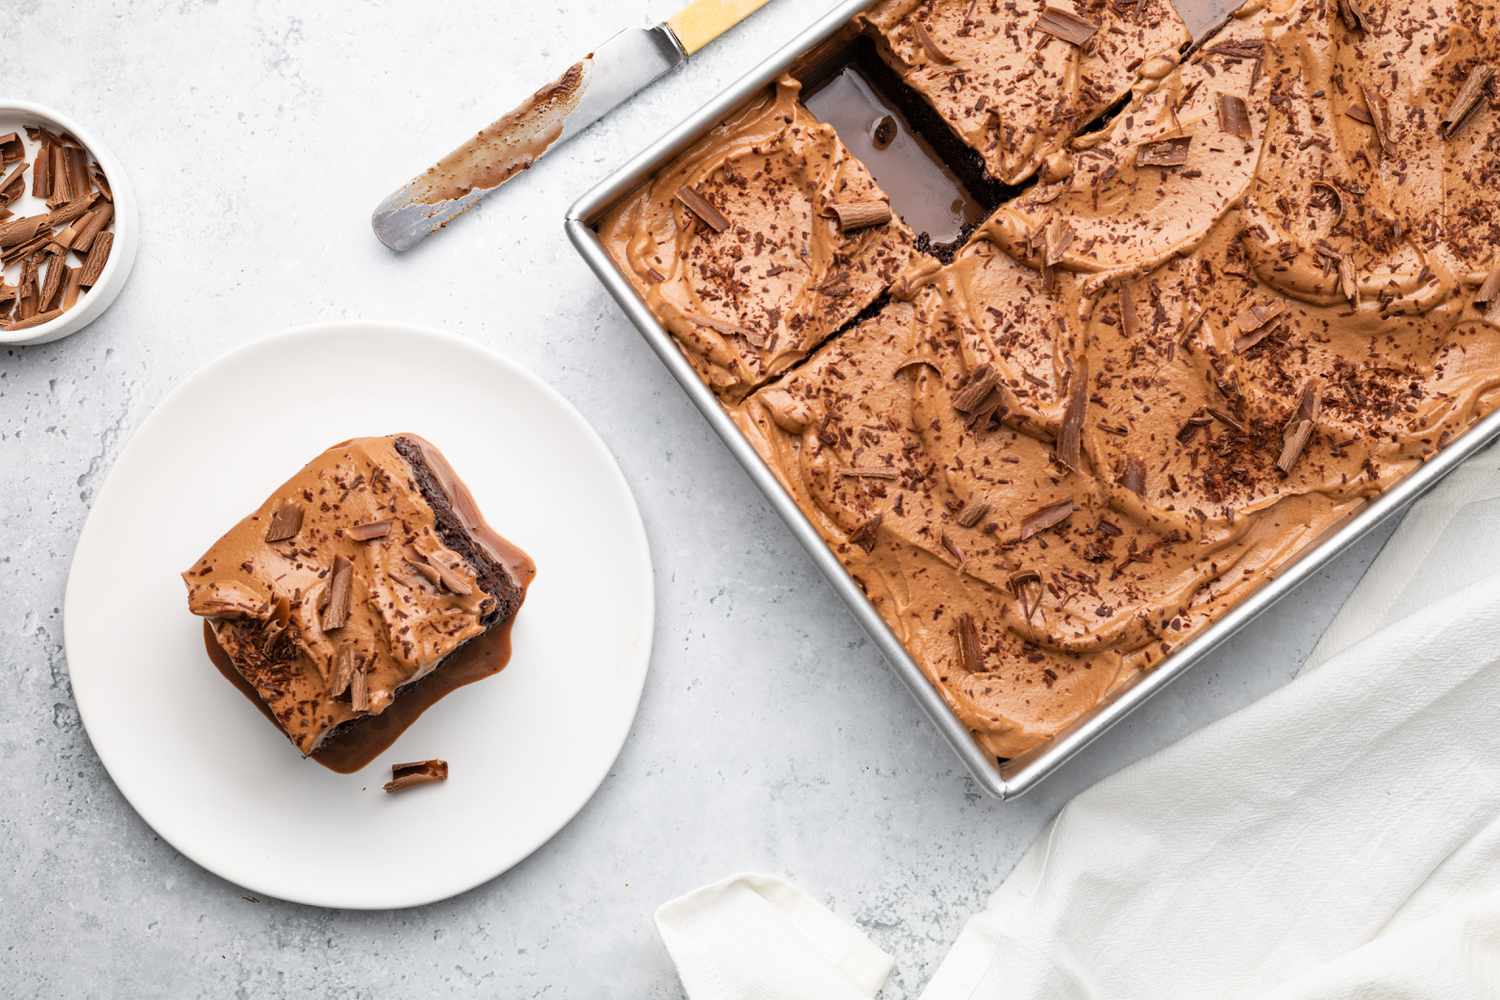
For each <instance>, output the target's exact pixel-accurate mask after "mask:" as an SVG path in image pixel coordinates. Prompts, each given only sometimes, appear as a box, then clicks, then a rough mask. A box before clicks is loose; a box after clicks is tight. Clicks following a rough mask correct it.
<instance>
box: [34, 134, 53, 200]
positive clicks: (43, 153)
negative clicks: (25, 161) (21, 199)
mask: <svg viewBox="0 0 1500 1000" xmlns="http://www.w3.org/2000/svg"><path fill="white" fill-rule="evenodd" d="M31 193H32V195H33V196H35V197H37V198H41V199H42V200H43V201H45V200H47V199H48V198H50V197H51V196H52V144H51V143H49V142H47V141H45V140H43V142H42V148H41V149H40V150H39V151H38V152H37V154H36V160H35V162H34V163H33V165H32V168H31Z"/></svg>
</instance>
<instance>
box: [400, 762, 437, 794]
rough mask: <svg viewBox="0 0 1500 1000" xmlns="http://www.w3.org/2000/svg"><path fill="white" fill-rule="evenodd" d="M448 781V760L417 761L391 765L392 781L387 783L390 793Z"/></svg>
mask: <svg viewBox="0 0 1500 1000" xmlns="http://www.w3.org/2000/svg"><path fill="white" fill-rule="evenodd" d="M447 780H448V762H447V761H446V760H417V761H412V762H410V763H407V764H392V765H391V780H390V781H387V782H386V783H385V790H386V791H387V792H390V793H393V794H394V793H395V792H401V791H405V790H406V789H408V788H415V787H416V786H417V785H430V784H433V783H434V782H438V781H447Z"/></svg>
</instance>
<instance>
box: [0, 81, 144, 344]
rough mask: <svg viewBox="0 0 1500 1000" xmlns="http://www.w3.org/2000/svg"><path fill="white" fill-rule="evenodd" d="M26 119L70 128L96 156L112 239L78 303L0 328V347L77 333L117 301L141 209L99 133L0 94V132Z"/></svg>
mask: <svg viewBox="0 0 1500 1000" xmlns="http://www.w3.org/2000/svg"><path fill="white" fill-rule="evenodd" d="M26 125H43V126H46V127H47V128H50V129H52V130H53V131H56V132H68V133H71V134H72V135H73V137H74V138H76V139H77V140H78V141H79V142H81V143H83V145H84V146H85V147H86V148H87V149H88V151H89V154H90V155H91V156H93V158H94V160H95V161H97V162H98V164H99V168H100V169H101V170H103V171H104V176H105V178H106V179H107V180H108V181H109V190H110V194H111V195H112V196H113V198H114V205H115V215H114V233H115V240H114V243H113V244H111V245H110V248H109V260H108V261H107V262H106V263H105V265H104V271H103V273H101V274H100V275H99V280H98V282H96V283H95V284H94V287H93V288H91V289H89V290H88V291H87V292H85V293H84V294H83V296H82V297H81V298H80V299H79V300H78V304H77V305H75V306H74V307H73V308H72V309H69V310H68V311H67V312H65V313H63V314H62V315H61V316H59V317H57V318H56V319H53V320H49V321H47V322H46V323H43V324H41V325H40V326H33V327H31V328H29V329H26V330H13V331H12V330H0V347H8V346H12V345H20V344H45V343H47V342H49V341H53V340H60V339H62V338H63V337H66V336H68V335H69V334H72V333H77V332H78V331H79V330H82V329H83V328H84V327H86V326H88V325H89V324H90V323H92V322H93V321H94V320H96V319H98V318H99V317H100V316H102V315H103V314H104V310H106V309H108V308H109V307H110V304H111V303H113V302H114V301H115V297H116V296H117V295H119V294H120V289H122V288H124V287H125V280H126V279H127V278H129V277H130V269H131V268H132V267H133V266H134V265H135V252H136V248H137V247H138V246H139V245H140V241H141V235H140V234H141V223H140V215H139V211H138V209H137V207H136V201H135V192H134V191H132V190H131V187H130V179H129V178H127V177H126V176H125V168H124V167H123V166H122V165H121V164H120V161H119V160H117V159H115V154H114V153H111V152H110V151H109V147H108V146H105V145H104V143H103V142H101V141H100V139H99V136H98V135H97V134H96V133H94V132H93V131H91V130H90V129H86V128H83V127H82V126H80V125H79V124H78V123H77V122H75V121H73V120H72V119H71V118H68V117H67V116H65V115H62V114H59V113H58V112H56V111H53V110H52V109H51V108H47V107H43V106H42V105H40V104H33V103H32V102H30V101H19V100H11V99H9V98H3V97H0V134H4V133H6V132H10V131H11V130H12V129H20V128H22V127H23V126H26ZM0 173H3V171H0ZM28 177H29V174H28ZM27 187H28V189H29V188H30V181H29V180H28V181H27Z"/></svg>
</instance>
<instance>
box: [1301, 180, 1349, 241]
mask: <svg viewBox="0 0 1500 1000" xmlns="http://www.w3.org/2000/svg"><path fill="white" fill-rule="evenodd" d="M1308 188H1309V190H1312V191H1317V190H1319V189H1322V190H1324V191H1327V192H1328V193H1329V194H1330V195H1332V196H1333V204H1334V206H1335V212H1334V216H1333V222H1332V223H1330V224H1329V226H1328V228H1329V229H1330V230H1334V229H1337V228H1338V225H1339V223H1340V222H1343V221H1344V193H1343V192H1342V191H1340V190H1339V189H1338V188H1337V187H1335V186H1334V185H1332V184H1330V183H1328V182H1327V181H1325V180H1323V179H1321V178H1318V179H1316V180H1314V181H1313V182H1312V183H1311V184H1310V185H1308Z"/></svg>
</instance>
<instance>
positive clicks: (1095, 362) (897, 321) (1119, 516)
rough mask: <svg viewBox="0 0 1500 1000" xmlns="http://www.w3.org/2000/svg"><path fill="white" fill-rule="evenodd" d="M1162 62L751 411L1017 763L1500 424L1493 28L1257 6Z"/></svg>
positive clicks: (939, 18) (1437, 2)
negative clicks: (945, 257) (945, 256)
mask: <svg viewBox="0 0 1500 1000" xmlns="http://www.w3.org/2000/svg"><path fill="white" fill-rule="evenodd" d="M952 6H953V7H954V9H970V8H972V9H990V10H994V9H996V8H995V5H992V4H989V3H987V2H986V0H979V3H977V4H966V3H956V4H954V5H952ZM1115 6H1117V7H1118V6H1120V5H1115ZM1003 9H1004V10H1007V11H1010V13H1011V14H1012V18H1011V20H1012V22H1014V20H1015V18H1014V16H1013V15H1014V14H1015V12H1016V11H1017V10H1019V8H1015V7H1014V6H1013V5H1006V6H1005V7H1004V8H1003ZM1070 10H1072V11H1073V12H1074V13H1075V14H1076V16H1079V17H1085V16H1086V15H1085V13H1084V9H1083V8H1076V9H1075V8H1070ZM893 11H894V12H900V13H901V17H905V18H910V17H918V19H919V23H922V24H924V25H926V28H925V29H924V30H925V34H926V36H927V37H928V38H929V39H930V40H931V42H932V43H933V44H932V45H930V46H928V45H926V43H924V42H923V40H922V37H921V36H920V35H918V36H917V37H916V38H915V41H914V42H912V41H910V40H909V42H908V48H910V45H912V44H915V45H917V46H918V47H926V48H929V49H936V50H939V51H941V52H942V53H944V54H947V55H951V56H955V57H956V56H959V55H964V54H965V53H967V52H968V50H967V49H965V48H963V47H961V46H959V45H957V44H953V43H951V42H950V44H949V47H947V48H945V47H944V37H945V36H944V35H943V31H944V30H949V31H950V33H953V34H956V31H957V30H958V29H956V28H953V27H952V25H951V24H949V25H948V28H947V29H942V25H943V24H944V23H947V21H946V20H945V19H948V20H951V18H949V14H951V11H948V7H947V6H946V5H944V4H943V3H941V2H937V0H935V2H933V3H930V4H915V5H913V4H889V5H886V6H884V7H881V8H877V10H876V12H875V13H874V14H872V15H871V18H872V23H886V22H877V20H876V19H878V18H880V17H881V16H882V13H884V14H887V15H890V14H892V12H893ZM922 11H929V12H931V13H932V14H933V18H928V19H926V20H922V19H921V18H922V15H921V12H922ZM934 18H936V19H935V20H934ZM1105 20H1106V18H1105V15H1104V14H1102V13H1101V12H1099V11H1095V12H1094V14H1093V21H1094V23H1095V24H1096V31H1095V34H1094V36H1093V37H1095V38H1102V37H1103V33H1104V32H1106V30H1107V26H1106V24H1105ZM887 21H888V22H889V23H890V24H894V25H898V26H899V24H900V23H901V20H900V18H896V20H894V21H890V20H889V18H887ZM940 29H941V30H940ZM887 30H892V31H897V32H898V33H899V31H900V29H899V27H891V28H888V29H887ZM1064 30H1066V29H1064ZM995 37H996V38H997V39H999V38H1001V37H1002V35H996V36H995ZM1004 37H1009V36H1004ZM996 44H997V48H999V49H1001V50H1004V48H1005V46H1004V45H1003V44H1000V43H999V42H997V43H996ZM1048 44H1049V45H1050V44H1051V43H1048ZM1012 48H1014V45H1012ZM1103 51H1107V50H1103ZM928 55H929V57H930V59H931V61H932V62H934V63H935V64H937V65H938V66H949V65H957V61H956V59H955V62H954V63H951V64H950V63H945V62H944V61H943V60H942V59H940V58H938V56H937V54H936V53H934V52H929V53H928ZM968 57H969V56H966V58H968ZM1013 57H1015V53H1014V52H1013V51H1012V52H1011V53H1010V54H1009V55H1008V54H1006V51H1000V52H999V53H998V54H995V55H993V58H995V59H997V60H999V63H998V64H999V65H1002V66H1004V65H1009V63H1007V62H1006V61H1005V60H1007V59H1011V58H1013ZM972 58H975V59H981V58H986V57H985V56H983V55H982V54H980V53H979V52H978V50H977V49H976V50H975V52H974V54H973V55H972ZM1153 58H1154V57H1151V56H1147V57H1145V59H1144V61H1139V60H1137V59H1136V58H1135V57H1131V58H1128V59H1127V58H1125V57H1123V56H1120V55H1118V54H1116V55H1114V56H1110V57H1108V60H1109V61H1110V67H1111V69H1112V70H1122V71H1127V72H1128V73H1130V74H1132V75H1131V77H1130V79H1129V81H1127V83H1125V84H1122V85H1121V86H1122V87H1125V88H1127V89H1129V91H1130V93H1131V97H1130V100H1129V101H1128V103H1127V104H1126V105H1125V106H1124V107H1123V108H1121V109H1120V110H1119V111H1118V112H1117V113H1115V114H1112V115H1110V116H1108V117H1107V118H1105V119H1101V120H1099V121H1097V122H1095V123H1094V124H1093V126H1092V127H1090V128H1087V129H1080V128H1078V126H1079V125H1080V124H1081V122H1080V121H1079V120H1078V119H1077V118H1070V119H1069V121H1070V125H1069V128H1071V129H1072V132H1071V134H1070V135H1063V136H1061V137H1059V138H1058V141H1056V142H1055V143H1052V139H1050V138H1049V139H1046V140H1045V141H1039V144H1038V145H1036V146H1035V147H1034V148H1035V149H1037V150H1041V149H1043V148H1046V146H1047V144H1048V143H1052V146H1051V151H1050V152H1048V153H1047V154H1046V156H1045V157H1043V160H1042V166H1041V168H1040V169H1037V170H1036V171H1035V178H1034V180H1033V181H1032V183H1031V184H1030V185H1029V186H1027V187H1026V188H1025V189H1024V190H1021V191H1019V192H1015V193H1013V195H1012V196H1011V197H1009V198H1008V199H1007V200H1006V201H1005V202H1004V203H1003V204H1001V205H999V206H998V207H997V208H996V210H995V211H994V212H993V213H992V214H991V215H990V216H989V217H988V218H987V219H986V220H985V221H984V222H983V224H982V225H980V226H979V227H978V228H977V229H976V231H975V232H974V233H973V235H972V236H971V237H970V238H969V240H968V242H967V243H966V244H965V245H964V246H963V247H962V248H961V249H960V250H959V251H958V252H957V254H956V255H955V256H954V258H953V259H952V261H951V262H948V263H944V262H941V261H939V260H936V259H932V258H930V257H925V258H924V257H921V256H918V257H915V258H914V259H913V262H912V263H911V265H910V266H908V267H907V268H906V269H905V270H904V271H903V272H902V274H901V275H899V276H898V277H897V278H896V279H895V280H894V281H892V282H891V283H890V285H889V287H888V288H887V293H888V296H889V301H888V303H887V304H885V305H884V306H883V307H882V308H881V309H880V310H879V311H878V312H877V313H876V314H875V315H873V316H870V317H868V318H865V319H863V320H862V321H861V322H858V323H856V324H854V325H853V326H852V327H850V328H848V329H847V330H845V331H843V332H841V333H840V334H839V335H838V336H837V337H835V338H833V339H832V340H830V341H829V342H827V343H826V344H824V345H822V346H821V347H819V348H818V349H817V350H815V351H814V352H813V353H812V354H811V355H810V356H809V357H808V358H807V359H806V360H805V361H803V362H801V363H799V364H797V365H795V366H793V367H792V368H790V370H788V371H786V372H784V373H782V374H781V375H780V376H778V377H776V378H774V379H772V380H770V381H768V382H767V383H766V384H765V385H763V386H761V387H760V388H759V389H757V391H755V392H754V393H753V394H751V395H750V396H749V397H748V398H746V399H744V400H742V401H726V406H727V409H728V411H729V412H730V414H731V416H732V417H733V418H734V419H735V421H736V423H737V424H738V425H739V426H740V427H741V429H742V430H743V431H744V433H745V434H746V436H747V438H748V439H749V440H750V441H751V442H752V443H753V444H754V446H755V447H756V449H757V450H758V451H759V453H760V454H761V455H762V456H763V458H764V459H765V460H766V462H767V463H768V465H769V466H770V467H771V468H772V470H773V471H774V472H775V473H776V475H777V477H778V478H779V479H780V481H781V482H782V483H783V485H784V486H785V487H786V488H787V490H788V491H789V492H790V494H791V495H792V497H793V499H794V500H795V501H796V502H797V504H798V505H799V507H800V508H801V509H802V510H803V511H804V513H806V514H807V516H808V517H809V519H810V520H811V521H812V523H813V524H814V526H815V527H816V528H817V530H818V531H819V532H820V533H821V534H822V535H823V537H824V538H825V540H826V541H827V542H828V544H829V546H830V547H831V548H832V549H833V551H834V552H835V553H836V554H837V556H838V557H839V559H840V560H841V561H842V562H843V563H844V565H845V566H846V567H847V568H848V569H849V571H850V572H851V574H852V575H853V576H854V577H855V578H856V579H857V580H858V581H859V583H860V584H861V586H862V587H863V588H864V590H865V592H866V593H867V594H868V595H869V597H870V598H871V600H872V602H873V603H874V604H875V606H876V607H877V609H878V610H879V611H880V613H881V615H882V616H883V617H884V618H885V620H886V621H887V622H888V623H889V624H890V625H891V627H892V629H893V630H894V631H895V632H896V634H897V636H898V637H899V638H900V639H901V640H902V642H903V643H904V645H905V646H906V648H907V649H908V650H909V651H910V652H911V654H912V656H913V658H914V659H915V660H916V661H917V662H918V663H919V664H920V666H921V667H922V669H923V670H924V671H925V672H926V674H927V676H928V677H929V679H930V680H931V681H932V683H933V684H934V685H935V686H936V687H937V689H938V690H939V691H940V692H941V693H942V695H943V697H944V698H945V700H946V701H947V702H948V704H949V705H950V706H951V707H952V708H953V709H954V711H955V712H956V713H957V714H958V715H959V717H960V718H962V719H963V720H964V721H965V722H966V723H967V724H968V725H969V726H970V727H971V728H972V729H973V731H974V732H975V733H976V734H977V735H978V737H979V738H980V739H981V741H982V742H983V743H984V744H985V745H986V746H987V747H988V748H989V749H990V750H991V751H992V752H994V753H995V754H996V755H998V756H1002V757H1010V756H1015V755H1017V754H1020V753H1024V752H1025V751H1027V750H1029V749H1031V748H1033V747H1035V746H1037V745H1038V744H1039V743H1042V742H1044V741H1045V740H1047V739H1048V738H1050V737H1051V736H1053V735H1055V734H1056V733H1057V732H1058V731H1059V730H1061V729H1062V728H1064V727H1066V726H1067V725H1069V724H1070V723H1072V722H1073V721H1075V720H1076V719H1077V718H1078V717H1079V716H1081V715H1083V714H1085V713H1086V712H1088V711H1089V710H1090V709H1091V708H1092V707H1093V706H1094V705H1096V704H1097V703H1098V702H1099V701H1100V700H1101V699H1103V698H1105V697H1108V696H1109V695H1110V694H1111V693H1112V692H1114V691H1116V690H1118V689H1119V687H1120V686H1121V685H1123V684H1125V683H1127V682H1128V681H1129V680H1130V679H1131V678H1133V677H1135V676H1137V675H1138V674H1139V673H1140V672H1141V671H1143V670H1148V669H1150V668H1151V667H1152V666H1153V665H1154V664H1156V663H1158V662H1159V661H1161V660H1162V659H1163V658H1164V657H1165V656H1167V655H1168V654H1169V653H1171V652H1172V651H1173V650H1175V649H1177V648H1178V647H1179V646H1181V645H1182V644H1183V643H1184V642H1185V641H1186V640H1187V639H1189V638H1191V637H1192V636H1193V635H1195V634H1196V633H1197V632H1199V631H1200V630H1201V629H1202V628H1203V627H1204V626H1206V625H1207V624H1208V623H1210V622H1212V621H1214V620H1216V619H1217V618H1219V617H1221V616H1222V615H1223V614H1224V613H1225V611H1227V610H1228V609H1229V608H1231V607H1232V606H1234V605H1236V604H1237V603H1238V602H1239V601H1241V600H1242V599H1243V598H1244V597H1245V596H1246V595H1248V594H1249V593H1250V592H1252V591H1253V590H1255V589H1256V588H1258V587H1259V586H1260V585H1261V584H1263V583H1264V582H1266V581H1267V580H1268V579H1270V578H1271V577H1273V576H1274V575H1275V574H1276V573H1277V572H1278V571H1279V570H1280V569H1281V568H1282V567H1284V566H1285V565H1286V564H1287V563H1288V562H1289V561H1290V560H1292V559H1294V558H1295V557H1296V556H1297V555H1298V554H1299V553H1301V552H1303V551H1305V550H1306V549H1307V548H1308V547H1309V546H1310V545H1311V544H1313V543H1315V542H1316V541H1318V540H1319V539H1320V538H1321V537H1323V536H1324V535H1325V534H1326V533H1327V532H1328V531H1329V530H1330V529H1332V528H1334V527H1336V526H1337V525H1339V524H1340V523H1342V522H1343V521H1344V520H1346V519H1347V518H1348V517H1349V516H1351V515H1352V514H1353V513H1355V512H1357V511H1358V510H1359V509H1361V508H1362V507H1363V506H1364V505H1365V504H1367V503H1368V502H1369V500H1370V499H1371V498H1373V497H1375V496H1377V495H1378V494H1380V493H1381V492H1383V491H1384V490H1386V489H1388V488H1389V487H1390V486H1392V485H1393V484H1394V483H1396V482H1398V481H1399V480H1400V479H1402V478H1403V477H1404V476H1406V475H1407V474H1408V473H1410V472H1411V471H1412V470H1413V469H1415V468H1416V467H1417V466H1418V465H1419V464H1420V463H1421V462H1423V461H1424V460H1425V459H1427V458H1429V457H1431V456H1432V455H1433V454H1435V453H1436V452H1437V451H1438V450H1439V449H1441V448H1442V447H1443V446H1444V445H1446V444H1447V443H1448V442H1450V441H1451V440H1453V439H1454V438H1455V437H1456V436H1457V435H1458V434H1460V433H1462V432H1463V431H1464V430H1465V429H1467V428H1468V427H1470V426H1472V425H1473V423H1474V422H1475V421H1476V420H1478V419H1479V418H1480V417H1482V416H1485V415H1487V414H1489V413H1491V412H1493V411H1494V410H1495V409H1496V407H1497V405H1500V111H1497V110H1496V107H1495V96H1494V93H1493V89H1492V87H1493V84H1492V77H1493V71H1494V69H1495V68H1496V67H1497V66H1500V7H1497V6H1496V5H1494V4H1492V3H1480V2H1468V0H1392V2H1388V3H1384V4H1379V5H1376V4H1361V3H1356V2H1354V0H1340V2H1337V3H1332V2H1330V3H1323V2H1319V0H1266V2H1262V0H1252V2H1251V3H1249V4H1246V5H1245V6H1244V7H1242V8H1240V10H1239V11H1237V12H1236V14H1235V16H1233V17H1232V18H1231V19H1230V20H1228V22H1227V23H1225V24H1224V25H1223V26H1222V27H1221V28H1220V29H1219V30H1217V31H1216V32H1214V33H1213V34H1212V35H1211V36H1210V37H1208V38H1207V39H1206V40H1205V41H1204V42H1203V43H1202V44H1201V45H1200V46H1199V47H1197V48H1196V49H1195V50H1193V51H1192V52H1190V53H1189V54H1188V55H1187V56H1186V57H1185V58H1183V59H1182V60H1180V62H1179V61H1178V60H1177V59H1175V58H1173V59H1171V60H1170V61H1168V60H1165V59H1164V60H1161V61H1158V62H1153V61H1152V60H1153ZM934 72H937V70H936V69H934ZM1106 76H1109V75H1108V74H1106ZM1109 78H1110V79H1116V77H1112V76H1109ZM966 85H967V83H965V85H964V86H956V87H954V88H952V92H953V93H956V94H958V95H959V96H960V97H964V98H966V99H976V100H977V99H978V98H979V97H980V96H981V94H979V93H976V92H973V91H969V90H966V89H965V87H966ZM1017 94H1018V92H1017V91H1015V90H1014V88H1011V89H1010V90H1005V89H1004V88H1002V90H1001V92H999V93H996V94H991V95H988V101H996V102H998V107H999V109H1000V114H1001V118H1002V120H1004V119H1005V116H1006V108H1007V104H1006V100H1007V99H1008V98H1015V99H1016V101H1017V107H1016V108H1015V109H1014V110H1015V114H1012V116H1011V118H1012V120H1017V115H1019V117H1020V119H1024V116H1025V114H1026V113H1027V109H1028V108H1030V107H1031V105H1030V104H1029V103H1028V102H1029V101H1030V98H1029V97H1028V96H1027V95H1026V94H1024V93H1020V94H1019V96H1017ZM934 107H935V109H936V111H937V113H940V114H945V115H950V114H953V113H952V112H950V111H945V110H944V107H943V102H942V101H941V100H939V99H937V98H934ZM965 121H966V119H964V118H963V116H961V115H959V116H956V117H954V118H953V124H954V126H955V128H956V129H958V130H959V131H960V132H961V131H962V129H963V128H964V127H966V126H965V124H964V122H965ZM1007 148H1021V147H1019V146H1009V147H1007ZM1016 162H1019V161H1016ZM1033 166H1034V164H1033ZM1025 169H1030V168H1029V167H1028V168H1025ZM899 207H900V206H899V205H898V206H897V208H898V209H899Z"/></svg>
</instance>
